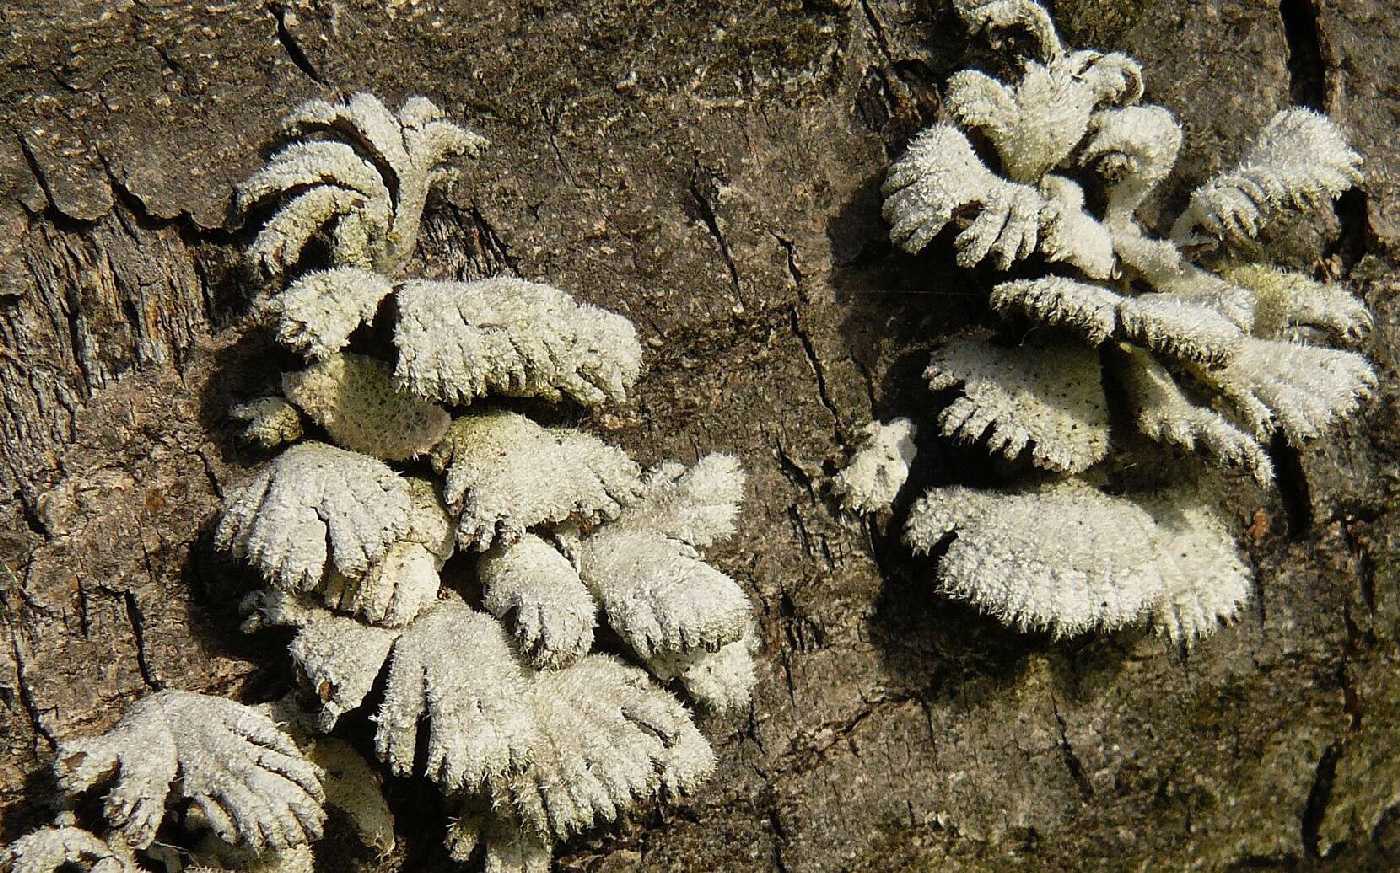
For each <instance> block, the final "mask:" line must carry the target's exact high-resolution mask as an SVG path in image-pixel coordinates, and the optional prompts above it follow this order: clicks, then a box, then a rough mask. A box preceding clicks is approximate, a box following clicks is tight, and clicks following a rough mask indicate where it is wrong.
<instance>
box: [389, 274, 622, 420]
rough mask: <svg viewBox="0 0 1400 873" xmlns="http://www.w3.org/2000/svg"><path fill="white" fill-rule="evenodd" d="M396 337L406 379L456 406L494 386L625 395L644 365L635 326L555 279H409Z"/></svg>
mask: <svg viewBox="0 0 1400 873" xmlns="http://www.w3.org/2000/svg"><path fill="white" fill-rule="evenodd" d="M396 300H397V301H398V309H399V321H398V326H397V328H396V329H395V332H394V344H395V345H396V346H397V347H398V352H399V355H398V365H397V367H396V368H395V370H394V378H395V379H396V380H397V381H398V383H399V385H400V386H401V387H402V388H404V389H405V390H407V391H411V392H413V393H415V394H418V395H420V396H422V397H428V398H432V399H434V400H440V401H442V402H444V403H450V404H454V405H458V406H462V405H466V404H469V403H471V402H472V401H473V400H475V399H477V398H480V397H485V396H487V395H488V394H497V395H502V396H506V397H541V398H544V399H547V400H559V399H562V398H564V397H568V398H570V399H572V400H575V401H577V402H579V403H582V404H584V405H585V406H597V405H600V404H602V403H605V402H609V401H611V402H614V403H617V402H621V401H623V400H625V399H626V396H627V390H628V389H629V388H631V387H632V385H633V384H635V383H636V381H637V378H638V376H639V375H640V374H641V366H642V363H641V362H642V347H641V344H640V343H639V342H638V341H637V330H636V328H635V327H633V325H632V322H631V321H629V320H628V319H626V318H624V317H623V316H621V315H617V314H615V313H612V312H608V311H607V310H605V309H600V308H599V307H596V306H593V305H591V304H588V303H577V302H575V301H574V299H573V298H572V297H570V296H569V295H568V294H566V293H565V292H563V291H560V290H559V289H557V288H552V287H550V286H549V285H543V284H540V283H538V282H526V281H524V280H522V279H514V278H510V277H497V278H492V279H483V280H480V281H477V282H426V281H415V282H405V283H404V284H403V285H402V287H400V289H399V292H398V295H397V297H396Z"/></svg>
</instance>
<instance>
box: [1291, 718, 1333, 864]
mask: <svg viewBox="0 0 1400 873" xmlns="http://www.w3.org/2000/svg"><path fill="white" fill-rule="evenodd" d="M1341 757H1342V747H1341V744H1340V742H1334V743H1332V744H1330V745H1329V746H1328V747H1327V748H1326V749H1324V750H1323V751H1322V757H1321V758H1320V759H1318V762H1317V770H1316V772H1315V773H1314V775H1313V784H1312V788H1311V789H1310V790H1309V791H1308V802H1307V804H1306V805H1305V806H1304V807H1303V820H1302V823H1301V826H1302V836H1303V851H1304V853H1305V854H1307V856H1308V857H1309V858H1318V857H1321V855H1320V854H1319V852H1318V841H1319V836H1318V832H1319V829H1320V828H1321V827H1322V819H1323V816H1325V815H1326V814H1327V804H1328V803H1329V802H1330V801H1331V800H1332V783H1333V782H1334V781H1335V780H1336V778H1337V761H1338V760H1340V759H1341Z"/></svg>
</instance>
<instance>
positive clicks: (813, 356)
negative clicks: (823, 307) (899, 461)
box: [788, 305, 846, 444]
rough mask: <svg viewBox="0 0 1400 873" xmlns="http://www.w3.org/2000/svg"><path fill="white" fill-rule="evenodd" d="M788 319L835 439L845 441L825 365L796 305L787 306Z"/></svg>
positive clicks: (839, 414) (839, 441)
mask: <svg viewBox="0 0 1400 873" xmlns="http://www.w3.org/2000/svg"><path fill="white" fill-rule="evenodd" d="M788 321H789V323H790V325H791V327H792V332H793V333H794V334H795V335H796V336H797V341H798V342H799V343H800V344H801V345H802V353H803V354H804V355H806V356H807V365H808V366H810V367H811V368H812V375H813V376H815V377H816V380H817V396H818V397H819V398H820V399H821V403H822V406H824V407H825V408H826V411H827V412H829V413H831V420H832V421H833V422H834V423H835V425H836V441H837V442H838V443H841V444H844V443H845V441H846V440H845V426H844V425H843V424H842V422H841V413H839V412H837V411H836V404H835V403H834V402H833V401H832V399H831V392H830V390H829V389H828V388H827V384H826V367H825V366H824V365H823V364H822V360H821V358H820V357H819V356H818V355H817V349H816V346H815V345H814V344H813V343H812V337H811V336H810V335H809V334H808V333H807V329H806V328H805V327H803V326H802V314H801V311H800V310H799V309H798V307H797V306H796V305H793V306H789V307H788Z"/></svg>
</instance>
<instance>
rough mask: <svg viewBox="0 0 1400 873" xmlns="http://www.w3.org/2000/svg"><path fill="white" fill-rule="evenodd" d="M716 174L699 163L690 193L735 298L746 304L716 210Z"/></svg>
mask: <svg viewBox="0 0 1400 873" xmlns="http://www.w3.org/2000/svg"><path fill="white" fill-rule="evenodd" d="M716 181H717V177H716V174H715V173H714V172H712V171H710V170H707V169H705V168H704V167H702V166H700V165H699V164H698V163H697V164H696V165H695V167H694V168H693V169H692V171H691V174H690V187H689V189H688V193H689V194H690V198H691V201H692V205H693V206H694V208H695V213H696V216H697V217H698V218H699V219H700V220H701V221H702V222H704V224H705V228H706V229H707V230H708V231H709V232H710V237H711V238H712V239H713V240H714V241H715V245H717V246H718V247H719V255H720V258H721V259H723V261H724V266H725V269H726V270H728V272H729V284H730V285H732V286H733V288H734V297H735V298H736V299H737V300H738V301H739V303H740V304H742V303H743V302H744V289H743V283H742V282H741V280H740V276H739V265H738V264H737V263H735V261H734V253H733V252H732V251H731V250H730V248H729V240H728V239H726V238H725V235H724V229H723V228H721V227H720V224H719V213H718V212H717V211H716V209H715V202H714V201H715V191H714V188H715V185H716Z"/></svg>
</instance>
